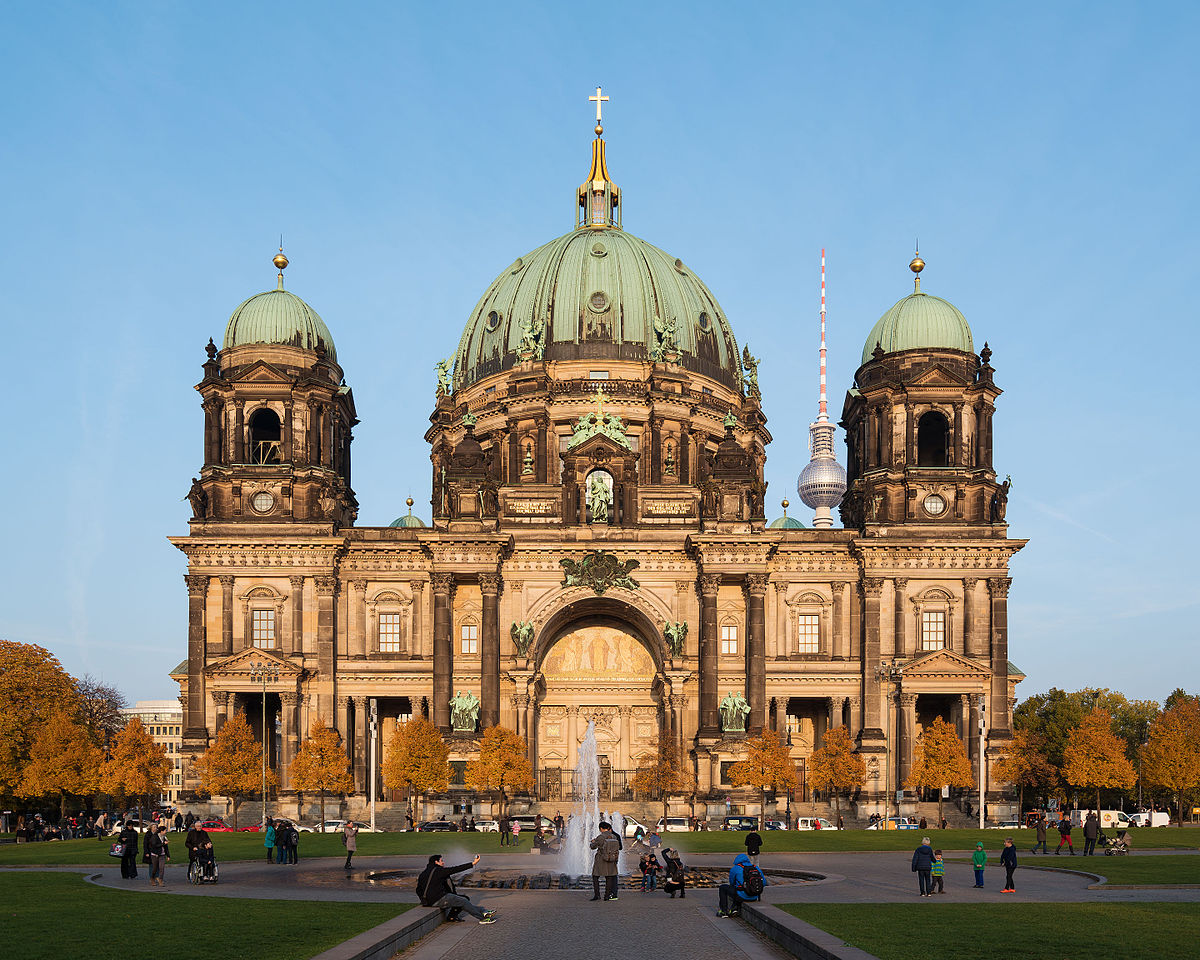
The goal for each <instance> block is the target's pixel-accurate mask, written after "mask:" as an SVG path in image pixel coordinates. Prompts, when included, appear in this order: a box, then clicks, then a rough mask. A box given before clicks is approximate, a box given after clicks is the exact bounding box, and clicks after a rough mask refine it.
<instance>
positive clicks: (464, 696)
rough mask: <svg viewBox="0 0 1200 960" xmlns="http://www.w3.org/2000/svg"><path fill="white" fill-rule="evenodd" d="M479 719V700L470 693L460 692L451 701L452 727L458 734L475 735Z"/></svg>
mask: <svg viewBox="0 0 1200 960" xmlns="http://www.w3.org/2000/svg"><path fill="white" fill-rule="evenodd" d="M478 719H479V698H478V697H477V696H475V694H473V693H471V692H470V691H469V690H468V691H465V692H464V691H462V690H460V691H458V693H457V694H455V695H454V696H453V697H452V698H451V699H450V726H451V727H453V728H454V731H455V732H456V733H474V732H475V724H476V722H477V721H478Z"/></svg>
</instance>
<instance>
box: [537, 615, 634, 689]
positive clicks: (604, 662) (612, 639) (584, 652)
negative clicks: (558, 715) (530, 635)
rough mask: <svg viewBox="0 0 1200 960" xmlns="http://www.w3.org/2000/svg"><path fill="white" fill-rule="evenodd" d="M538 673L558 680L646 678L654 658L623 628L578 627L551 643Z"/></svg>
mask: <svg viewBox="0 0 1200 960" xmlns="http://www.w3.org/2000/svg"><path fill="white" fill-rule="evenodd" d="M542 673H543V674H545V675H546V677H547V678H551V677H553V678H555V679H559V680H598V679H604V680H643V681H647V682H648V681H649V680H651V679H652V678H653V676H654V661H653V660H652V659H651V658H650V654H649V653H648V652H647V650H646V648H645V647H643V646H642V644H641V643H640V642H639V641H638V640H637V639H635V638H634V637H632V636H630V635H629V634H628V633H625V632H624V631H623V630H618V629H616V628H615V627H605V626H591V627H580V628H579V629H577V630H575V631H573V632H571V633H569V634H567V635H566V636H565V637H563V638H562V639H561V640H559V641H558V642H557V643H556V644H554V647H553V648H552V649H551V650H550V653H549V654H548V655H547V656H546V660H545V662H544V663H543V664H542Z"/></svg>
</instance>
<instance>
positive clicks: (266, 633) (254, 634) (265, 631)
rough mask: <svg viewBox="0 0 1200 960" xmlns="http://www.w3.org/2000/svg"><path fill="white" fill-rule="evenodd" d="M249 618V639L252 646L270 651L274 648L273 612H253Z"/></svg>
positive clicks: (272, 610) (271, 610)
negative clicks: (252, 642)
mask: <svg viewBox="0 0 1200 960" xmlns="http://www.w3.org/2000/svg"><path fill="white" fill-rule="evenodd" d="M250 616H251V633H250V635H251V638H252V639H253V641H254V646H256V647H258V648H259V649H261V650H270V649H272V648H273V647H274V646H275V610H274V608H272V609H270V610H254V611H252V612H251V614H250Z"/></svg>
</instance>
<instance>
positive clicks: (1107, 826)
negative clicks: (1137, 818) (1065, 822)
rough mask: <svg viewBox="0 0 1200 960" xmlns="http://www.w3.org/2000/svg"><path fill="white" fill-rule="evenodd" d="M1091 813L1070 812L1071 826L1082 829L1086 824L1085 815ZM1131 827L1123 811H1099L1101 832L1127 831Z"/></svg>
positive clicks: (1088, 811)
mask: <svg viewBox="0 0 1200 960" xmlns="http://www.w3.org/2000/svg"><path fill="white" fill-rule="evenodd" d="M1091 812H1092V811H1091V810H1072V811H1071V826H1072V827H1082V826H1083V825H1084V823H1086V822H1087V815H1088V814H1089V813H1091ZM1132 826H1133V822H1132V821H1131V820H1130V819H1129V814H1127V813H1126V812H1125V811H1124V810H1101V811H1100V829H1101V830H1128V829H1129V828H1130V827H1132Z"/></svg>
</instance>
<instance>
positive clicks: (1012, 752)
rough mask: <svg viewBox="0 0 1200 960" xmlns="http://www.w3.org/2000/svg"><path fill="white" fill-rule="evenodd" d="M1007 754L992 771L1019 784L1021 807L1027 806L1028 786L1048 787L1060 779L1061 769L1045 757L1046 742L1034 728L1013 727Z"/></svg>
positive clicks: (1021, 808)
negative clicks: (1021, 728)
mask: <svg viewBox="0 0 1200 960" xmlns="http://www.w3.org/2000/svg"><path fill="white" fill-rule="evenodd" d="M1006 749H1007V751H1008V752H1007V753H1005V754H1004V756H1002V757H1001V758H1000V759H999V760H997V761H996V763H995V764H994V765H993V767H992V775H993V776H994V777H995V778H996V779H997V780H999V781H1000V782H1002V783H1011V784H1013V785H1014V786H1016V788H1017V796H1018V802H1019V807H1018V809H1020V810H1024V809H1025V788H1026V787H1030V788H1032V789H1034V790H1037V789H1042V788H1048V787H1051V786H1053V785H1054V784H1056V783H1057V782H1058V771H1057V770H1056V769H1055V768H1054V766H1053V764H1051V763H1050V761H1049V760H1047V759H1046V744H1045V741H1044V740H1043V739H1042V737H1041V736H1039V735H1038V734H1036V733H1034V732H1033V731H1032V730H1017V731H1014V733H1013V736H1012V740H1010V741H1009V743H1008V746H1007V748H1006Z"/></svg>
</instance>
